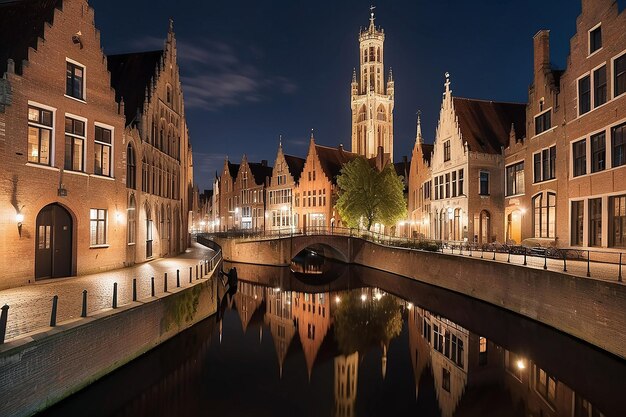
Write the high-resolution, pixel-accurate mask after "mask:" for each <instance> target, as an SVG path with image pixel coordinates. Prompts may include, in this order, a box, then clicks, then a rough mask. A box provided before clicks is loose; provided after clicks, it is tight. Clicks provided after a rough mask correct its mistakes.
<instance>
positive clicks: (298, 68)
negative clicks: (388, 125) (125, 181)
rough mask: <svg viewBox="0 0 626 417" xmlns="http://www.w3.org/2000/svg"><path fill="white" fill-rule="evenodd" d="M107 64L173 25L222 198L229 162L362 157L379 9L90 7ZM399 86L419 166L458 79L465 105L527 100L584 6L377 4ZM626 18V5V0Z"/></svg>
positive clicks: (399, 134)
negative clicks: (360, 101)
mask: <svg viewBox="0 0 626 417" xmlns="http://www.w3.org/2000/svg"><path fill="white" fill-rule="evenodd" d="M91 5H92V6H93V7H94V8H95V10H96V24H97V26H98V28H99V29H100V30H101V31H102V42H103V45H104V48H105V52H106V53H121V52H129V51H138V50H150V49H157V48H159V47H161V45H162V42H163V39H164V37H165V36H166V32H167V25H168V23H167V22H168V18H169V17H170V16H171V17H173V18H174V26H175V31H176V35H177V39H178V44H179V63H180V67H181V74H182V77H183V89H184V93H185V103H186V111H187V119H188V124H189V130H190V134H191V141H192V145H193V151H194V162H195V180H196V183H197V184H198V185H199V187H200V189H201V190H202V189H203V188H210V187H211V180H212V178H213V175H214V172H215V170H220V169H221V166H222V164H223V160H224V158H225V156H226V155H228V156H229V158H230V159H231V160H232V161H236V162H239V160H240V159H241V156H242V155H243V154H244V153H246V154H247V155H248V158H249V159H250V160H261V159H268V160H270V163H273V159H274V157H275V155H276V148H277V145H278V135H279V134H282V135H283V145H284V148H285V149H286V151H287V152H288V153H290V154H295V155H300V156H303V157H304V156H305V154H306V150H307V148H306V146H307V143H308V137H309V134H310V129H311V128H314V129H315V138H316V141H317V142H318V143H320V144H326V145H331V146H336V145H338V144H339V143H343V144H344V145H345V146H346V147H347V148H349V147H350V123H351V121H350V101H349V99H350V81H351V76H352V68H353V67H355V66H357V65H358V32H359V27H360V26H366V25H367V24H368V13H369V6H370V2H369V1H361V0H341V1H332V2H323V1H319V2H300V1H295V0H281V1H265V2H262V1H255V2H252V1H244V0H229V1H223V0H211V1H202V2H201V1H190V0H181V1H177V2H173V1H166V0H133V1H129V0H126V1H119V0H92V1H91ZM376 6H377V9H376V17H377V19H376V23H377V24H378V25H381V26H382V27H383V28H384V30H385V33H386V40H385V66H386V67H389V66H392V67H393V73H394V80H395V83H396V85H395V87H396V88H395V91H396V98H395V112H394V113H395V114H394V124H395V129H394V130H395V131H394V138H395V149H394V153H395V157H396V160H398V159H401V158H402V155H410V152H411V148H412V146H413V143H414V140H415V119H416V115H415V114H416V111H417V109H421V111H422V123H423V132H424V136H425V137H426V141H427V142H432V141H433V139H434V135H435V128H436V124H437V119H438V116H439V107H440V104H441V96H442V93H443V82H444V73H445V72H446V71H449V72H450V74H451V80H452V89H453V93H454V94H455V95H456V96H462V97H471V98H482V99H491V100H501V101H517V102H526V99H527V88H528V84H529V83H530V80H531V78H532V37H533V35H534V34H535V33H536V32H537V30H539V29H543V28H547V29H550V30H551V47H552V59H553V62H554V63H555V64H556V66H558V67H564V65H565V60H566V56H567V54H568V51H569V38H570V37H571V36H572V35H573V34H574V30H575V21H576V17H577V16H578V14H579V13H580V8H581V3H580V0H523V1H522V0H515V1H514V0H476V1H464V0H438V1H426V0H406V1H400V0H395V1H379V2H378V3H377V4H376ZM620 6H622V7H623V1H622V0H620Z"/></svg>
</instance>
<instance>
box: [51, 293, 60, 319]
mask: <svg viewBox="0 0 626 417" xmlns="http://www.w3.org/2000/svg"><path fill="white" fill-rule="evenodd" d="M58 302H59V296H58V295H55V296H54V297H52V313H51V314H50V327H54V326H56V325H57V303H58Z"/></svg>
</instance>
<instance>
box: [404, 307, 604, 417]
mask: <svg viewBox="0 0 626 417" xmlns="http://www.w3.org/2000/svg"><path fill="white" fill-rule="evenodd" d="M408 326H409V329H408V330H409V351H410V354H411V361H412V365H413V372H414V375H415V392H416V397H417V395H419V391H418V387H419V382H420V379H421V377H422V374H423V373H424V371H425V370H426V369H427V368H428V367H429V366H430V367H431V369H432V372H433V377H434V380H435V391H436V393H437V401H438V404H439V408H440V410H441V415H442V417H452V416H455V415H466V414H468V415H469V414H471V415H474V414H472V412H477V411H480V409H479V408H476V407H478V406H479V403H481V402H484V401H487V400H488V401H489V413H488V415H490V416H491V415H493V416H498V415H502V413H508V414H506V415H515V416H518V415H519V416H524V417H539V416H542V417H604V415H603V414H602V413H600V412H599V410H597V409H596V408H595V407H594V406H593V405H592V404H590V403H589V402H588V401H587V400H586V399H584V398H583V397H581V396H580V395H578V394H576V393H575V392H574V391H573V390H572V389H571V388H569V387H568V386H567V385H565V384H564V383H562V382H559V381H558V379H557V378H556V377H555V376H553V375H550V373H548V372H546V371H545V370H544V369H542V368H541V367H540V366H539V365H537V364H535V363H533V362H532V361H530V360H528V359H527V358H524V357H522V356H520V355H517V354H515V353H513V352H510V351H508V350H505V349H503V348H502V347H500V346H498V345H496V344H494V343H492V342H490V341H489V340H487V339H486V338H485V337H482V336H479V335H477V334H474V333H471V332H469V331H468V330H466V329H464V328H462V327H461V326H459V325H456V324H455V323H453V322H451V321H449V320H447V319H444V318H441V317H439V316H436V315H434V314H431V313H430V312H428V311H426V310H424V309H422V308H419V307H415V308H411V309H410V311H409V314H408ZM502 387H504V388H502ZM498 389H501V390H502V391H501V392H500V393H496V394H497V395H494V394H493V393H494V391H497V390H498ZM507 391H508V395H506V394H507ZM490 393H491V394H492V395H491V397H493V398H490V397H489V396H490ZM470 397H471V400H470V401H463V399H464V398H470ZM511 413H514V414H511ZM483 415H484V413H483Z"/></svg>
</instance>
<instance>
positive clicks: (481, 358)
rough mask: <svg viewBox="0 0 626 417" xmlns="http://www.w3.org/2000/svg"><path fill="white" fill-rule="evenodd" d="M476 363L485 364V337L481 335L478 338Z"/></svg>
mask: <svg viewBox="0 0 626 417" xmlns="http://www.w3.org/2000/svg"><path fill="white" fill-rule="evenodd" d="M478 364H479V365H481V366H484V365H487V338H486V337H482V336H481V337H480V338H479V339H478Z"/></svg>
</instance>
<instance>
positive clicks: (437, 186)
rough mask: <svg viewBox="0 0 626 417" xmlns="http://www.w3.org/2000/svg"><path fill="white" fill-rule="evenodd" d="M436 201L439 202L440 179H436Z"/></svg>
mask: <svg viewBox="0 0 626 417" xmlns="http://www.w3.org/2000/svg"><path fill="white" fill-rule="evenodd" d="M435 200H439V177H435Z"/></svg>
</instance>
